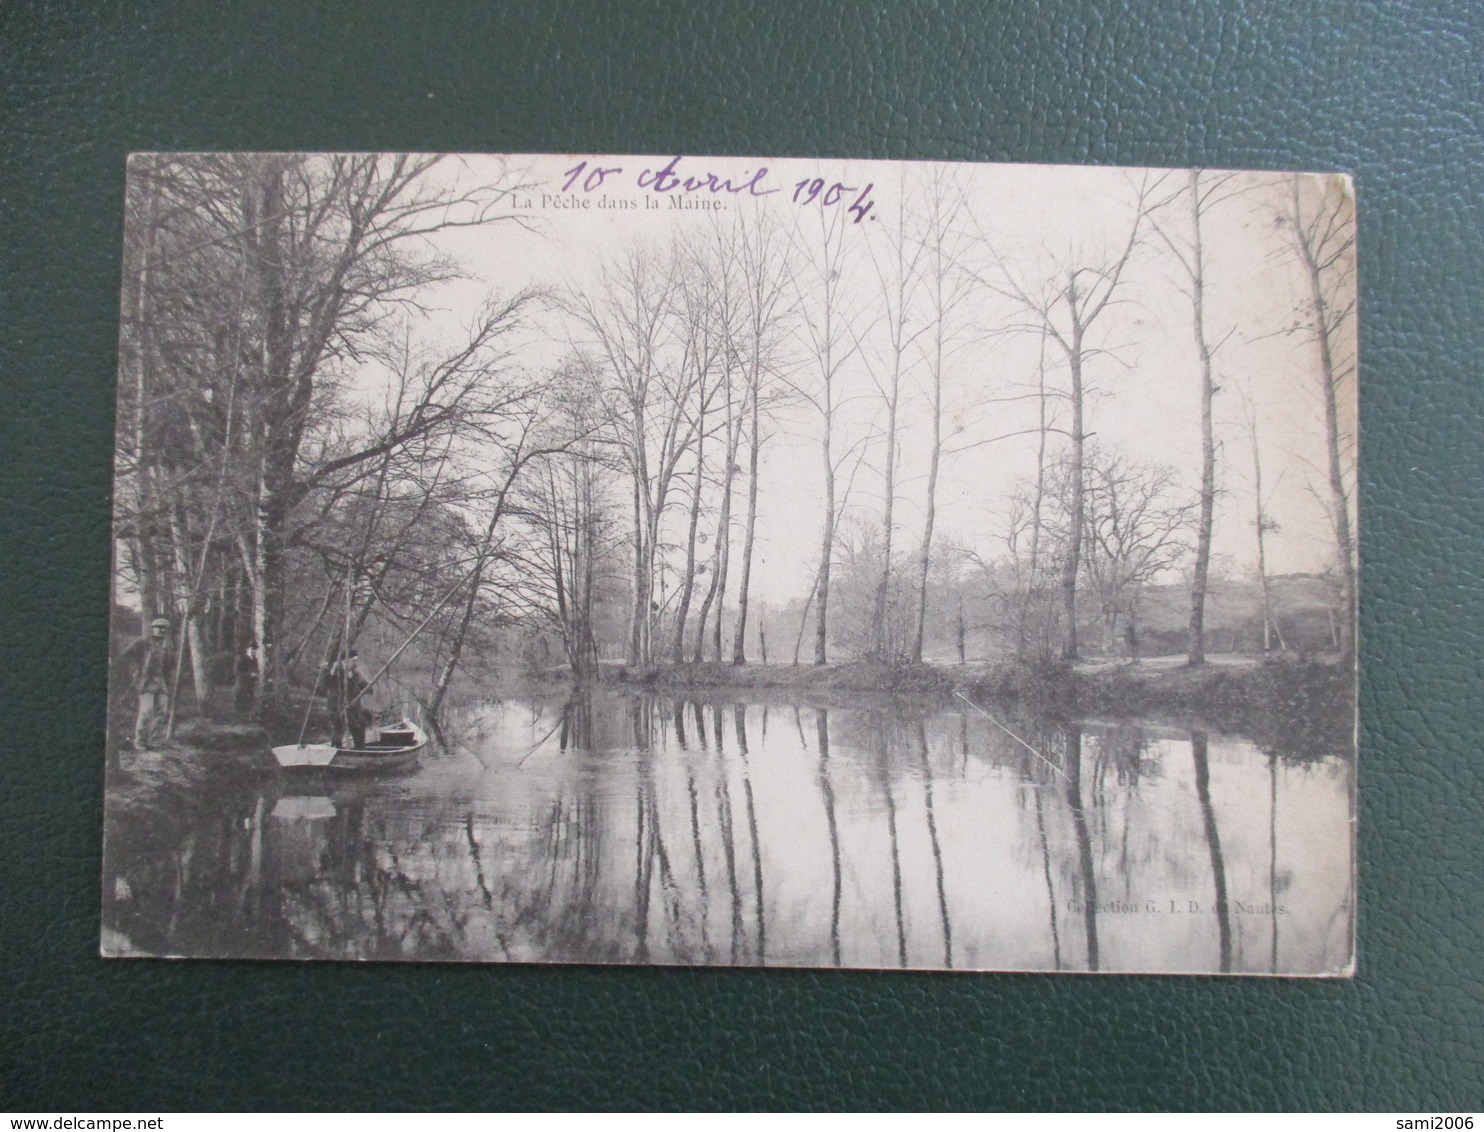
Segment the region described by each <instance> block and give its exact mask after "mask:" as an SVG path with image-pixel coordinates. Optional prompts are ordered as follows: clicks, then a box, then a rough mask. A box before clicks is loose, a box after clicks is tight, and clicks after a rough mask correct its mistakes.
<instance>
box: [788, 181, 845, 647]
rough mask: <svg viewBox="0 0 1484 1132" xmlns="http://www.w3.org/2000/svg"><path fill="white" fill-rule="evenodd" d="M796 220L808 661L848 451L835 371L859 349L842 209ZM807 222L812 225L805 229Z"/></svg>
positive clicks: (822, 609)
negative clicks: (808, 459)
mask: <svg viewBox="0 0 1484 1132" xmlns="http://www.w3.org/2000/svg"><path fill="white" fill-rule="evenodd" d="M812 216H813V219H812V220H811V219H804V220H801V221H800V224H799V227H798V229H797V230H796V232H795V237H796V240H795V243H796V247H797V250H798V252H799V258H800V260H801V267H800V269H799V270H798V271H797V272H796V274H795V275H794V277H793V283H794V290H795V293H796V296H797V300H798V316H799V318H798V327H799V336H800V338H801V340H802V342H803V344H804V346H805V349H806V352H807V354H808V356H809V368H810V380H808V381H807V382H805V383H801V384H799V385H796V386H795V388H796V389H797V391H798V392H799V394H800V396H801V397H802V398H803V399H804V400H805V401H806V402H807V403H808V404H809V405H811V406H812V407H813V408H814V410H815V411H816V412H817V413H818V415H819V428H820V437H819V443H820V455H821V457H822V459H821V470H822V471H823V474H824V515H823V517H822V521H821V524H820V547H819V568H818V571H817V574H816V577H815V581H814V590H813V602H814V607H815V622H814V624H815V630H814V663H815V664H825V663H826V662H827V661H828V659H829V648H828V644H829V611H830V564H831V555H832V551H833V549H834V545H835V531H836V528H837V527H838V525H839V522H840V499H839V495H838V492H837V484H836V477H837V475H838V474H839V471H840V468H841V465H842V463H843V461H844V460H845V459H846V458H848V455H849V452H845V453H842V452H841V451H840V447H839V445H838V444H837V442H836V437H835V427H836V417H837V415H838V414H839V411H840V405H841V401H842V399H843V396H844V393H843V390H842V382H841V371H842V370H843V368H844V366H845V364H846V363H847V362H848V361H849V360H850V359H851V358H852V357H853V356H854V355H855V353H856V352H857V350H858V349H859V338H858V335H857V334H856V327H855V320H856V312H855V311H854V310H853V309H852V308H850V307H849V306H848V303H847V298H846V293H847V286H848V284H847V281H846V278H845V276H846V272H847V270H848V269H849V265H850V261H851V248H852V244H851V239H850V237H851V236H853V235H854V232H853V230H852V228H851V226H850V216H849V214H848V213H846V212H845V211H843V210H836V211H833V212H824V211H819V212H816V213H813V214H812ZM811 225H814V227H812V228H811Z"/></svg>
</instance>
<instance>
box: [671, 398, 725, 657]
mask: <svg viewBox="0 0 1484 1132" xmlns="http://www.w3.org/2000/svg"><path fill="white" fill-rule="evenodd" d="M705 412H706V409H705V405H704V404H703V405H702V407H701V421H700V423H699V425H698V426H697V429H696V479H695V483H694V484H693V485H692V486H691V493H690V529H689V531H688V533H687V534H686V539H685V574H684V576H683V577H682V579H681V583H680V605H679V606H678V607H677V608H676V610H675V640H674V643H673V645H672V646H671V649H670V661H671V663H673V664H683V663H684V662H685V623H686V620H687V618H688V617H689V616H690V599H691V594H692V593H693V592H694V590H695V586H696V530H697V526H698V524H699V523H700V520H701V486H702V477H703V476H704V475H705V472H706V458H705V452H706V418H705ZM715 580H716V577H715V575H714V574H713V575H712V582H713V585H714V583H715ZM701 620H702V625H701V628H702V632H703V634H704V631H705V617H704V616H703V617H702V619H701ZM697 659H698V660H699V659H700V658H699V657H697Z"/></svg>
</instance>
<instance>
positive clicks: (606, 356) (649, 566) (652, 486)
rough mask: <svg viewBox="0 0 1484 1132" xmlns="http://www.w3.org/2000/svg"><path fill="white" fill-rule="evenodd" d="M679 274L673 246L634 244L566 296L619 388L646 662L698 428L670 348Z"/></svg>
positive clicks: (637, 609) (637, 623)
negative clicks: (663, 558)
mask: <svg viewBox="0 0 1484 1132" xmlns="http://www.w3.org/2000/svg"><path fill="white" fill-rule="evenodd" d="M679 278H680V273H679V271H678V269H677V263H676V257H675V255H674V254H673V253H672V254H670V255H668V256H665V257H659V256H657V255H655V254H654V253H652V252H649V251H645V250H640V249H631V250H630V251H629V252H628V253H626V254H625V255H623V256H621V257H619V258H618V259H617V260H615V261H614V262H612V263H609V264H607V265H605V267H604V268H603V269H602V271H601V272H600V274H599V277H598V280H597V282H596V283H595V284H594V285H593V287H592V288H590V289H589V290H587V291H580V292H574V293H572V294H570V295H568V296H567V297H566V300H565V306H566V309H567V310H568V312H569V313H570V314H572V315H573V316H574V317H575V318H576V319H577V321H578V322H579V323H580V324H581V326H582V327H583V329H584V330H585V332H586V333H587V335H588V336H589V337H590V338H591V340H592V342H593V348H594V355H595V356H596V357H597V358H599V359H601V360H602V362H603V364H604V365H605V367H606V369H607V371H608V377H609V379H610V380H611V381H612V383H613V388H614V393H615V401H616V405H615V410H616V411H615V413H614V417H615V420H614V426H615V432H616V434H617V437H618V445H619V448H620V450H621V451H622V453H623V457H624V463H625V466H626V468H627V470H628V474H629V479H630V484H631V487H632V505H633V531H634V540H633V553H634V557H633V594H632V597H633V609H632V616H631V618H630V624H629V662H630V663H631V664H637V665H647V664H650V663H651V662H652V660H653V657H654V624H655V613H656V611H657V609H658V606H657V604H656V603H655V601H654V584H655V576H656V571H657V567H658V565H659V561H660V559H659V551H660V533H661V527H662V524H663V521H664V517H665V513H666V511H667V509H668V508H669V505H670V501H671V491H672V490H673V488H674V484H675V478H676V474H677V472H678V470H679V467H680V463H681V461H682V459H683V458H684V456H685V454H686V453H687V452H688V451H689V450H690V448H691V446H692V444H693V442H694V440H695V436H696V433H695V428H696V418H695V415H694V414H692V415H690V416H689V418H688V417H687V414H686V412H685V407H686V405H687V403H688V401H689V399H690V394H691V392H692V390H693V385H694V382H695V380H696V370H695V367H694V366H691V365H685V364H681V363H677V362H676V360H675V359H674V358H673V357H671V356H668V355H669V352H670V330H671V326H670V321H671V318H672V316H673V313H674V312H673V307H674V303H675V298H676V287H677V286H678V284H679Z"/></svg>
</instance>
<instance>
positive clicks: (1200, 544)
mask: <svg viewBox="0 0 1484 1132" xmlns="http://www.w3.org/2000/svg"><path fill="white" fill-rule="evenodd" d="M1200 176H1201V175H1200V171H1199V170H1195V169H1192V170H1191V172H1190V214H1191V225H1192V232H1193V236H1194V244H1193V245H1192V248H1191V261H1190V263H1189V267H1190V301H1191V306H1192V314H1193V317H1194V323H1195V345H1196V350H1197V352H1198V354H1199V356H1200V378H1201V507H1200V519H1199V523H1198V525H1197V527H1196V543H1195V568H1194V570H1193V572H1192V574H1191V580H1190V632H1189V645H1188V658H1187V659H1188V661H1189V663H1191V664H1204V663H1205V662H1206V635H1205V626H1206V580H1207V576H1208V574H1209V573H1210V569H1211V523H1212V519H1213V516H1214V513H1215V509H1216V437H1215V432H1214V429H1213V427H1212V422H1211V402H1212V399H1213V398H1214V396H1215V394H1216V385H1215V381H1214V379H1213V378H1212V375H1211V347H1210V343H1209V342H1208V341H1207V339H1206V277H1205V271H1206V268H1205V258H1204V256H1205V252H1204V249H1203V247H1202V243H1201V208H1202V206H1201V199H1200Z"/></svg>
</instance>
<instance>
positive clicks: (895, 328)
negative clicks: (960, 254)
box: [863, 171, 936, 660]
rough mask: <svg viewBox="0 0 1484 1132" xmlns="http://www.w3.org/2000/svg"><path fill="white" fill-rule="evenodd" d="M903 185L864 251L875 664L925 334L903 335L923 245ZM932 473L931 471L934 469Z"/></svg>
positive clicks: (880, 654) (882, 641)
mask: <svg viewBox="0 0 1484 1132" xmlns="http://www.w3.org/2000/svg"><path fill="white" fill-rule="evenodd" d="M907 199H908V182H907V176H906V173H905V171H904V172H903V173H902V175H901V177H900V178H899V180H898V184H897V207H896V212H895V215H894V216H893V217H892V219H891V222H890V224H888V225H887V226H886V229H885V233H884V237H883V242H884V243H885V244H886V247H885V248H884V249H881V250H880V251H879V252H878V250H877V248H876V246H875V244H874V243H871V244H868V245H867V247H868V249H869V250H870V253H871V262H872V265H873V267H874V268H875V271H876V281H877V284H878V286H879V288H880V294H881V299H882V302H883V304H884V311H883V315H882V317H881V318H879V319H877V320H875V324H876V325H877V326H880V327H881V328H882V331H883V333H884V335H885V338H886V341H885V343H884V345H883V346H882V348H880V349H879V350H878V351H876V353H875V364H872V358H873V355H872V353H871V352H869V351H868V352H864V353H863V357H864V359H865V360H866V371H867V372H868V373H869V374H870V377H871V380H872V382H873V383H874V384H875V386H876V392H877V395H878V396H879V397H880V398H881V405H882V409H883V410H884V411H885V414H886V418H885V427H884V428H883V429H882V438H883V440H884V442H885V446H886V456H885V460H884V462H883V464H882V466H881V481H882V485H881V498H882V517H881V531H882V548H881V562H880V575H879V577H878V578H877V579H876V585H875V593H874V594H873V596H872V607H871V630H870V641H869V644H868V647H867V651H868V653H869V654H870V655H871V656H873V657H875V658H876V659H877V660H891V659H893V657H892V655H891V653H892V642H891V640H890V639H889V634H888V631H887V605H888V601H889V597H890V594H891V589H892V584H891V583H892V572H893V565H894V563H893V560H892V551H893V547H892V543H893V537H894V535H895V534H896V526H897V524H896V502H897V472H898V464H899V462H900V461H899V457H898V454H897V443H898V431H899V422H900V409H901V401H902V379H903V377H904V376H905V372H904V371H905V370H906V369H907V367H908V364H909V363H908V362H907V356H908V353H909V351H911V350H912V349H913V347H914V345H915V343H916V341H917V338H918V337H919V336H920V335H921V334H922V333H923V332H924V331H925V330H926V329H927V327H926V324H924V325H922V326H920V327H918V328H917V329H915V330H909V329H908V324H909V322H912V321H915V317H914V316H915V311H914V301H915V299H916V293H917V289H918V287H919V285H920V283H921V278H920V266H919V265H920V263H921V260H922V258H923V243H922V241H920V240H919V239H917V237H916V233H915V232H914V231H912V228H913V226H914V223H915V219H914V218H913V217H912V215H911V212H910V211H909V209H908V206H907ZM935 470H936V469H935Z"/></svg>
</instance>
